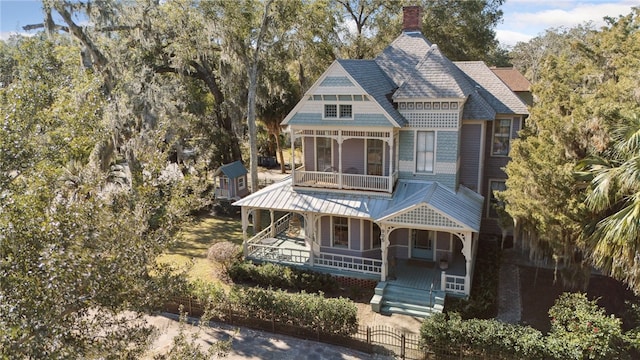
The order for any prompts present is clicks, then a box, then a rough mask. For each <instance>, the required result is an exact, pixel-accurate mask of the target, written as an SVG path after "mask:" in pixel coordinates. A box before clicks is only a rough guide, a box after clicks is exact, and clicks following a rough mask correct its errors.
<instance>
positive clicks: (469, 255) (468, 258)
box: [458, 232, 473, 295]
mask: <svg viewBox="0 0 640 360" xmlns="http://www.w3.org/2000/svg"><path fill="white" fill-rule="evenodd" d="M458 237H460V239H461V240H462V255H464V258H465V262H466V264H465V265H466V272H465V276H464V292H465V294H466V295H470V294H471V267H472V265H473V263H472V261H473V236H472V233H471V232H464V233H459V234H458Z"/></svg>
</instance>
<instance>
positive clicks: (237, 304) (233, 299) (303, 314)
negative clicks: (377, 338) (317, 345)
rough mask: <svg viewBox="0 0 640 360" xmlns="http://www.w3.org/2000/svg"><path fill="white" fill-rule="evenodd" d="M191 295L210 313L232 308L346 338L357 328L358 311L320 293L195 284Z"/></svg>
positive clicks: (250, 315)
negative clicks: (345, 336) (225, 288)
mask: <svg viewBox="0 0 640 360" xmlns="http://www.w3.org/2000/svg"><path fill="white" fill-rule="evenodd" d="M191 294H192V295H193V296H194V297H196V298H197V299H198V300H199V301H200V302H202V303H203V304H205V305H206V306H207V307H208V308H209V309H210V310H213V311H217V312H220V313H223V312H225V311H228V310H229V309H232V310H233V311H234V312H236V313H239V314H241V315H242V316H245V317H254V318H257V319H261V320H271V321H275V322H279V323H283V324H290V325H295V326H300V327H305V328H309V329H313V330H318V331H322V332H324V333H327V334H335V335H349V334H353V333H355V332H356V331H357V329H358V308H357V307H356V305H355V304H354V303H353V301H351V300H349V299H346V298H342V297H340V298H325V297H324V296H323V294H322V293H320V294H308V293H305V292H301V293H287V292H285V291H282V290H272V289H262V288H251V287H243V286H239V285H234V286H232V287H231V290H230V291H229V292H226V291H224V289H222V288H221V287H219V286H215V285H211V284H205V283H197V284H195V285H194V287H193V288H192V289H191Z"/></svg>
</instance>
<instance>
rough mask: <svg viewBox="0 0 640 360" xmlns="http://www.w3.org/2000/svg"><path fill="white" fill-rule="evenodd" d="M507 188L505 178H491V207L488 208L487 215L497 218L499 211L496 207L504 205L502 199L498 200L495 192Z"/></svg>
mask: <svg viewBox="0 0 640 360" xmlns="http://www.w3.org/2000/svg"><path fill="white" fill-rule="evenodd" d="M506 189H507V186H506V185H505V183H504V181H503V180H490V181H489V209H488V210H487V217H489V218H493V219H497V218H498V211H497V210H496V208H498V207H503V206H504V204H503V203H502V201H498V199H497V198H496V196H495V193H497V192H500V191H504V190H506Z"/></svg>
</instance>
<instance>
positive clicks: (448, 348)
mask: <svg viewBox="0 0 640 360" xmlns="http://www.w3.org/2000/svg"><path fill="white" fill-rule="evenodd" d="M543 340H544V338H543V336H542V333H541V332H540V331H538V330H536V329H533V328H531V327H528V326H526V327H525V326H519V325H512V324H506V323H502V322H500V321H497V320H483V319H471V320H462V318H461V317H460V315H459V314H457V313H450V314H448V315H447V314H436V315H433V316H431V317H428V318H426V319H425V320H424V321H423V323H422V326H421V327H420V347H421V348H422V349H424V350H431V351H436V352H438V351H444V352H445V353H446V354H448V355H455V356H462V355H463V354H464V356H470V357H472V355H473V354H476V355H482V354H485V353H488V354H490V355H493V356H496V357H501V358H506V359H542V358H544V354H545V348H544V341H543ZM461 344H464V345H462V348H461V347H460V346H461ZM461 351H462V352H463V354H461Z"/></svg>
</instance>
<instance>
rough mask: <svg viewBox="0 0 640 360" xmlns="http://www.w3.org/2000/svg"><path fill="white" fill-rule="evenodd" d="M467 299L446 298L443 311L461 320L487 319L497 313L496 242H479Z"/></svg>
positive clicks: (497, 247)
mask: <svg viewBox="0 0 640 360" xmlns="http://www.w3.org/2000/svg"><path fill="white" fill-rule="evenodd" d="M478 246H479V248H478V253H477V255H476V265H475V266H476V268H475V271H474V277H473V285H472V287H471V295H470V297H469V299H462V298H455V297H451V296H449V297H447V300H446V304H445V311H447V312H455V313H459V314H460V316H461V317H462V318H463V319H472V318H478V319H489V318H493V317H495V316H496V314H497V312H498V301H497V299H498V278H499V271H500V256H501V255H500V248H499V246H498V243H497V242H496V241H488V240H487V241H481V242H480V243H479V245H478Z"/></svg>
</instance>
